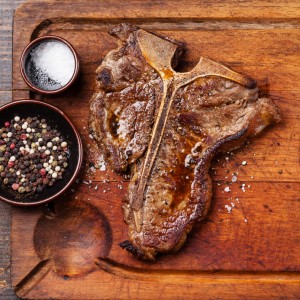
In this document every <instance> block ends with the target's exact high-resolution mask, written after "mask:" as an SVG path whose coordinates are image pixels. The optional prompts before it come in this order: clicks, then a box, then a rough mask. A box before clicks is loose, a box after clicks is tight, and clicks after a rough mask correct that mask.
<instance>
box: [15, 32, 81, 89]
mask: <svg viewBox="0 0 300 300" xmlns="http://www.w3.org/2000/svg"><path fill="white" fill-rule="evenodd" d="M20 66H21V74H22V76H23V79H24V80H25V82H26V83H27V85H28V86H29V87H30V89H31V90H33V91H36V92H38V93H41V94H57V93H60V92H62V91H64V90H66V89H67V88H69V87H70V86H71V85H72V84H73V82H74V81H75V80H76V78H77V76H78V73H79V59H78V55H77V53H76V51H75V49H74V47H73V46H72V45H71V44H70V43H69V42H68V41H66V40H65V39H63V38H61V37H58V36H52V35H47V36H43V37H40V38H37V39H35V40H33V41H32V42H31V43H30V44H29V45H28V46H27V47H26V48H25V49H24V51H23V53H22V56H21V62H20Z"/></svg>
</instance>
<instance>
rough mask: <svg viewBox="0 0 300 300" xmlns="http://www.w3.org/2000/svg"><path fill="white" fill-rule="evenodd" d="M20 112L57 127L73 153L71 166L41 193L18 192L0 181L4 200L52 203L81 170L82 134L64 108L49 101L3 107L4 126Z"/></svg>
mask: <svg viewBox="0 0 300 300" xmlns="http://www.w3.org/2000/svg"><path fill="white" fill-rule="evenodd" d="M16 115H18V116H20V118H27V117H38V118H39V119H45V120H46V121H47V124H49V125H50V126H51V128H52V129H57V130H58V131H59V132H60V133H61V135H62V136H63V138H64V140H65V141H66V142H67V143H68V149H69V152H70V155H69V159H68V167H67V168H66V170H65V172H64V174H63V178H62V179H61V180H57V181H56V182H55V184H54V185H53V186H52V187H48V188H46V189H45V190H44V191H43V192H42V193H40V194H38V193H31V194H18V192H16V191H13V189H11V188H10V187H5V186H4V184H3V183H2V181H1V180H0V199H1V200H3V201H5V202H8V203H10V204H14V205H19V206H32V205H38V204H42V203H46V202H49V201H51V200H53V199H55V198H57V197H58V196H60V195H61V194H62V193H64V192H65V191H66V190H67V189H68V188H69V187H70V185H71V184H72V182H73V181H74V180H75V178H76V176H77V175H78V173H79V170H80V167H81V164H82V157H83V150H82V142H81V139H80V136H79V134H78V132H77V130H76V129H75V127H74V125H73V124H72V122H71V121H70V119H69V118H68V117H67V116H66V115H65V114H64V113H63V112H62V111H61V110H59V109H58V108H57V107H55V106H53V105H50V104H47V103H45V102H40V101H35V100H19V101H15V102H12V103H9V104H7V105H4V106H2V107H0V120H1V121H0V122H1V123H0V127H3V126H4V122H5V121H10V120H11V119H13V118H14V116H16Z"/></svg>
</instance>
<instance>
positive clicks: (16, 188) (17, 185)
mask: <svg viewBox="0 0 300 300" xmlns="http://www.w3.org/2000/svg"><path fill="white" fill-rule="evenodd" d="M11 187H12V188H13V190H15V191H16V190H18V188H19V187H20V185H19V184H18V183H14V184H13V185H12V186H11Z"/></svg>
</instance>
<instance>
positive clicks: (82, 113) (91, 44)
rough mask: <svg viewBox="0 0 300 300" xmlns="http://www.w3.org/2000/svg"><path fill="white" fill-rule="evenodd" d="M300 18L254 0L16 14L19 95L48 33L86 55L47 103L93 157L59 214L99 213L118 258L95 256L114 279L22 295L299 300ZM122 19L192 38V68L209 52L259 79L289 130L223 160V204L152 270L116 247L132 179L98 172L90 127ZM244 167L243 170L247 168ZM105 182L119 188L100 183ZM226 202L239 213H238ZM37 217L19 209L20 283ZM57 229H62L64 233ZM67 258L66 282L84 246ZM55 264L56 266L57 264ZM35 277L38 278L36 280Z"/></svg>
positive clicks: (48, 282)
mask: <svg viewBox="0 0 300 300" xmlns="http://www.w3.org/2000/svg"><path fill="white" fill-rule="evenodd" d="M299 17H300V9H299V4H298V1H289V2H286V1H282V2H280V1H277V2H276V3H274V2H273V1H264V2H260V1H248V2H247V3H239V5H236V3H235V2H233V1H227V2H226V3H223V2H217V1H206V2H205V3H200V2H199V3H197V2H192V3H190V2H188V3H185V1H181V2H180V4H179V3H177V2H172V1H165V2H160V1H159V2H139V1H130V2H128V3H127V4H126V5H124V4H121V2H119V1H105V2H104V1H103V2H102V1H87V2H83V1H49V0H48V1H31V2H28V3H27V4H25V5H24V6H22V7H21V8H20V9H18V10H17V13H16V15H15V24H14V29H15V32H14V52H13V58H14V64H13V87H14V90H13V99H21V98H24V97H28V96H31V97H35V95H34V94H32V93H29V92H28V89H27V86H26V85H25V83H24V82H23V80H22V79H21V77H20V73H19V57H20V54H21V51H22V50H23V48H24V47H25V45H26V44H27V43H28V42H29V41H30V40H31V39H32V38H35V37H38V36H41V35H45V34H56V35H59V36H62V37H64V38H66V39H67V40H69V41H70V42H71V43H72V44H73V45H74V46H75V48H76V50H77V51H78V54H79V56H80V59H81V67H82V72H81V77H80V78H79V81H78V84H77V86H76V87H74V88H72V89H71V90H70V91H68V92H67V93H66V94H64V95H61V96H59V97H55V98H54V97H52V98H49V99H46V101H49V102H50V103H53V104H56V105H57V106H58V107H60V108H61V109H63V110H64V111H65V112H66V113H67V114H68V115H69V116H70V117H71V118H72V120H73V121H74V123H75V125H76V126H77V128H78V129H79V131H80V133H81V135H82V138H83V140H84V145H85V154H86V156H85V158H86V159H85V168H84V169H83V170H82V173H81V176H80V179H81V180H84V181H85V183H84V182H81V183H78V184H74V187H73V191H71V192H70V193H69V196H68V197H66V198H65V199H64V201H63V199H60V201H57V202H56V203H57V205H58V207H57V209H62V210H63V209H66V208H63V207H70V209H71V210H72V209H75V207H77V204H76V203H78V201H79V202H80V201H85V202H86V203H89V204H90V205H94V206H95V207H98V208H99V209H100V210H101V212H102V213H103V214H104V215H105V216H106V218H107V219H108V222H109V225H110V227H111V232H112V246H111V249H110V251H109V254H108V258H109V259H110V260H111V261H113V262H115V264H113V265H112V264H110V263H109V261H108V262H107V261H106V262H103V261H98V262H97V260H96V259H95V262H96V263H97V264H98V266H102V268H104V269H105V270H106V271H107V272H104V271H102V270H100V269H98V271H97V270H94V272H91V273H89V274H88V275H84V274H81V276H79V275H80V274H79V275H78V276H77V277H74V278H72V277H68V276H65V277H63V276H59V275H57V273H56V272H53V271H50V272H49V273H48V275H46V277H45V278H44V279H43V280H41V281H39V282H37V284H36V286H35V287H34V288H33V289H32V290H31V291H30V292H29V293H28V294H26V292H28V290H27V291H26V285H25V287H24V286H23V285H22V284H21V285H19V286H18V291H19V294H20V295H25V294H26V297H29V298H33V299H46V298H49V297H51V298H72V299H83V298H85V299H86V298H89V299H97V298H101V299H114V298H117V299H119V298H122V299H126V298H134V299H153V297H155V298H158V297H160V298H164V299H169V298H175V299H176V298H178V297H179V295H183V294H184V295H185V296H186V297H187V298H198V297H199V290H201V298H203V299H205V298H222V299H226V298H227V299H234V298H236V299H239V298H240V297H245V298H247V297H250V298H259V299H272V298H274V299H275V298H280V297H288V298H289V299H297V298H298V297H299V294H300V281H299V272H300V256H299V253H300V248H299V247H300V243H299V241H300V234H299V232H300V231H299V229H300V222H299V218H298V215H299V213H300V207H299V206H300V198H299V191H300V176H299V175H300V172H299V148H300V139H299V134H300V123H299V118H300V105H299V102H300V83H299V82H300V72H299V71H300V70H299V65H298V64H297V63H296V62H297V61H299V53H300V52H299V48H300V42H299V41H300V34H299V27H300V19H299ZM124 20H125V21H128V22H131V23H133V24H137V25H141V26H143V28H145V29H153V30H156V31H158V32H160V33H162V34H165V35H168V36H171V37H174V38H176V39H178V40H182V41H184V42H185V43H186V45H187V51H186V53H185V57H184V60H185V64H183V65H184V68H185V69H188V68H191V67H192V66H193V65H195V64H196V62H197V60H198V57H199V56H200V54H201V56H207V57H209V58H212V59H214V60H216V61H220V62H223V63H224V64H226V65H227V66H229V67H231V68H232V69H234V70H235V71H238V72H242V73H245V74H248V75H250V76H251V77H253V78H255V79H256V80H257V82H258V85H259V87H260V88H261V90H262V93H264V94H268V95H270V97H272V98H273V99H274V101H275V102H276V104H277V105H278V107H279V108H280V110H281V112H282V116H283V121H282V122H281V124H279V125H277V126H276V127H274V128H272V130H267V131H266V132H265V133H264V134H263V135H262V136H260V137H259V138H257V139H255V140H253V141H251V143H250V144H249V145H248V146H247V147H245V148H243V149H242V150H240V151H237V152H236V153H234V154H233V155H232V154H228V155H224V156H222V157H219V158H218V159H216V160H215V161H214V163H213V166H212V172H211V173H212V178H213V182H214V188H213V189H214V199H213V205H212V208H211V212H210V214H209V216H208V218H207V219H206V221H205V222H204V223H202V224H199V226H197V228H195V229H194V230H193V233H192V234H191V236H190V238H189V239H188V242H187V244H186V245H185V246H184V248H183V249H182V250H181V251H180V252H179V253H178V254H176V255H174V254H172V255H171V254H169V255H165V256H162V257H160V258H159V260H158V262H157V263H155V264H148V263H143V262H140V261H137V260H136V259H134V258H133V257H130V256H129V255H128V254H127V253H126V252H124V251H121V250H120V248H119V246H118V243H119V242H121V241H123V240H124V239H126V235H127V227H126V225H125V224H124V223H123V221H122V212H121V208H120V206H121V201H122V199H123V197H124V196H125V192H124V191H125V190H126V186H127V183H126V182H124V180H123V178H122V177H120V176H119V175H116V174H115V173H112V172H110V171H109V170H108V171H105V172H101V171H99V170H97V171H96V172H93V171H91V169H90V165H91V163H96V164H97V162H98V157H97V149H96V147H95V145H94V142H93V141H92V140H91V139H90V138H89V134H88V128H87V117H88V100H89V99H90V97H91V95H92V92H93V88H94V72H95V69H96V67H97V66H98V65H99V63H100V61H101V59H102V58H103V57H104V55H105V54H106V53H107V52H108V51H109V50H111V49H112V48H114V47H115V41H114V39H113V38H111V37H110V36H108V34H107V33H106V32H107V29H108V26H109V25H110V24H114V23H118V22H120V21H124ZM244 160H246V161H247V165H246V166H242V164H241V163H242V161H244ZM233 173H236V174H237V177H238V181H237V182H235V183H232V182H231V179H232V174H233ZM104 179H109V180H110V182H103V180H104ZM90 180H91V182H90V183H89V181H90ZM242 184H245V192H243V191H242V189H241V185H242ZM226 186H230V189H231V192H230V193H225V192H224V188H225V187H226ZM76 197H77V199H75V198H76ZM68 200H70V201H68ZM228 206H231V207H233V206H234V207H233V208H232V211H231V212H230V213H229V212H228V209H229V208H228ZM72 207H73V208H72ZM40 215H41V209H40V208H37V209H35V210H32V211H28V210H24V209H13V224H12V236H13V240H12V250H13V254H12V264H13V272H12V273H13V274H12V275H13V284H14V285H17V284H18V283H19V282H20V281H21V280H22V279H23V278H24V276H25V275H26V274H28V273H29V272H30V271H31V270H33V269H34V268H35V266H36V265H37V264H38V263H39V261H40V259H39V258H38V256H37V253H36V252H35V249H34V246H33V242H32V240H33V231H34V228H35V225H36V222H37V220H38V218H39V216H40ZM67 215H68V214H66V216H67ZM79 215H80V216H81V217H82V218H83V217H85V214H81V213H79ZM88 221H89V220H88V219H87V222H88ZM65 226H66V228H65V227H64V228H63V230H66V229H70V232H72V230H74V228H73V227H72V226H73V225H72V222H69V223H68V222H67V223H66V225H65ZM51 229H53V230H57V228H56V227H55V226H53V228H51ZM63 230H62V232H64V231H63ZM57 231H58V230H57ZM70 238H71V237H69V235H66V236H65V239H66V240H65V241H64V242H61V245H65V244H67V245H69V244H68V242H72V243H73V242H74V241H73V240H69V239H70ZM77 242H78V241H77ZM103 243H108V241H107V239H105V238H103ZM79 244H80V243H79ZM20 245H22V247H21V248H20ZM74 245H76V244H74ZM84 246H88V245H84ZM67 248H68V247H67ZM66 255H67V256H66V257H65V258H64V257H61V258H62V259H63V263H64V264H66V269H65V270H66V274H65V275H70V274H71V275H72V274H77V273H80V270H82V269H81V266H80V267H79V265H80V258H79V257H78V253H77V252H76V246H74V251H71V250H68V252H67V253H66ZM72 259H73V264H72V263H71V262H70V261H72ZM52 260H53V261H52V263H54V262H55V259H52ZM70 264H71V265H70ZM54 265H55V264H54ZM124 265H126V266H128V267H124ZM99 268H100V267H99ZM53 270H55V268H53ZM56 270H57V269H56ZM150 270H151V276H150V277H147V278H146V276H145V273H144V272H150ZM219 270H221V272H216V273H209V272H212V271H219ZM207 272H208V273H207ZM43 274H45V273H43ZM212 274H213V275H212ZM33 275H34V273H31V274H30V276H29V278H30V277H31V278H34V276H33ZM60 275H61V274H60ZM151 278H152V279H151ZM34 280H37V279H34ZM37 281H38V280H37ZM31 283H32V282H31Z"/></svg>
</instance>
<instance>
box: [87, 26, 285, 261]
mask: <svg viewBox="0 0 300 300" xmlns="http://www.w3.org/2000/svg"><path fill="white" fill-rule="evenodd" d="M110 34H111V35H112V36H114V37H117V38H118V39H119V42H120V43H119V47H118V49H116V50H112V51H111V52H109V53H108V54H107V55H106V57H105V58H104V60H103V62H102V63H101V65H100V66H99V68H98V69H97V71H96V73H97V87H96V92H95V94H94V95H93V98H92V99H91V102H90V119H89V122H90V130H91V132H92V134H93V136H94V137H95V139H96V141H97V142H98V144H99V146H100V149H101V151H103V154H104V155H105V156H106V158H107V161H108V162H109V164H110V165H111V167H112V168H113V169H114V170H116V171H125V170H126V169H127V168H128V166H130V169H131V172H132V179H131V182H130V185H129V191H128V197H127V199H126V202H125V203H124V206H123V209H124V214H125V221H126V222H127V224H128V225H129V240H128V241H125V242H123V243H121V246H122V247H123V248H126V249H127V250H128V251H130V252H131V253H133V254H135V255H136V256H138V257H139V258H143V259H150V260H154V259H155V256H156V254H157V253H159V252H168V251H171V250H177V249H179V248H180V247H181V246H182V244H183V243H184V241H185V239H186V236H187V234H188V233H189V232H190V230H191V229H192V227H193V226H194V224H195V223H196V222H197V221H199V220H201V219H203V218H204V217H205V215H206V213H207V211H208V208H209V205H210V199H211V179H210V176H209V173H208V171H209V167H210V162H211V159H212V158H213V157H214V155H215V154H216V153H217V152H219V151H225V150H226V151H228V150H231V149H235V148H238V147H240V146H241V145H242V144H243V143H244V142H245V140H246V139H248V138H249V137H252V136H255V135H257V134H258V133H260V132H261V131H262V130H263V129H264V128H265V127H266V126H268V125H270V124H272V123H275V122H278V121H279V120H280V117H279V113H278V110H277V108H276V106H275V105H274V104H273V103H272V101H271V100H270V99H268V98H259V96H258V89H257V88H256V87H255V83H254V82H253V80H251V79H249V78H248V77H245V76H242V75H240V74H238V73H235V72H233V71H231V70H229V69H228V68H226V67H224V66H223V65H221V64H219V63H216V62H214V61H212V60H210V59H207V58H203V57H201V58H200V61H199V63H198V64H197V66H196V67H195V68H194V69H192V70H191V71H190V72H186V73H178V72H176V71H174V69H173V68H174V66H175V65H176V60H177V58H178V57H179V55H180V50H181V48H182V45H181V43H179V42H177V41H175V40H173V39H170V38H167V37H162V36H159V35H157V34H153V33H149V32H147V31H144V30H142V29H139V28H137V27H132V26H130V25H127V24H120V25H118V26H116V27H114V28H113V29H112V30H111V31H110ZM174 57H175V60H174ZM172 60H173V61H172Z"/></svg>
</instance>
